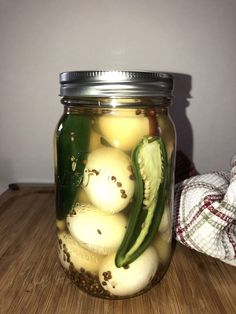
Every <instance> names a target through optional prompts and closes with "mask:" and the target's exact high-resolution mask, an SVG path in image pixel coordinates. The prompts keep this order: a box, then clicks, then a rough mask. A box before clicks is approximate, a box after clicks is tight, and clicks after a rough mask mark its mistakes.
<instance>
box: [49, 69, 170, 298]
mask: <svg viewBox="0 0 236 314" xmlns="http://www.w3.org/2000/svg"><path fill="white" fill-rule="evenodd" d="M60 83H61V93H60V95H61V96H62V97H63V98H62V99H61V102H62V104H63V105H64V113H63V115H62V117H61V119H60V121H59V123H58V126H57V128H56V132H55V141H54V143H55V181H56V216H57V221H56V224H57V235H58V255H59V259H60V262H61V264H62V266H63V268H64V270H65V272H66V274H67V275H68V277H69V278H70V279H71V280H72V281H73V282H74V283H75V284H76V285H77V286H78V287H79V288H80V289H81V290H83V291H85V292H87V293H88V294H90V295H93V296H97V297H101V298H106V299H122V298H129V297H132V296H135V295H138V294H141V293H143V292H145V291H147V290H148V289H150V288H152V287H153V286H154V285H155V284H156V283H157V282H158V281H159V280H160V279H161V278H162V277H163V275H164V273H165V272H166V270H167V268H168V265H169V262H170V257H171V239H172V203H173V202H172V199H173V183H174V180H173V174H174V161H175V128H174V126H173V123H172V121H171V119H170V117H169V115H168V107H169V105H170V104H171V99H172V90H173V78H172V76H171V75H170V74H166V73H159V72H128V71H122V72H118V71H86V72H85V71H79V72H64V73H61V74H60Z"/></svg>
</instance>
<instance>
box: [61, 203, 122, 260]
mask: <svg viewBox="0 0 236 314" xmlns="http://www.w3.org/2000/svg"><path fill="white" fill-rule="evenodd" d="M67 227H68V229H69V231H70V233H71V235H72V236H73V237H74V238H75V239H76V240H77V241H78V243H79V244H80V245H81V246H83V247H85V248H86V249H87V250H89V251H91V252H94V253H97V254H100V255H107V254H111V253H112V252H114V251H115V250H117V248H118V247H119V246H120V244H121V242H122V239H123V237H124V234H125V231H126V227H127V218H126V217H125V215H123V214H122V213H118V214H109V213H106V212H103V211H101V210H99V209H97V208H95V207H94V206H92V205H90V204H78V205H77V206H76V207H74V209H73V210H72V212H71V214H70V215H69V216H68V217H67Z"/></svg>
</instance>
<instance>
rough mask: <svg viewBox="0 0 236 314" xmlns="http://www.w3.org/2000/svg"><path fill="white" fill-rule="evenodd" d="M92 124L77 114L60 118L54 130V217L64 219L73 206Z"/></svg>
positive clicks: (80, 182)
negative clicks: (55, 165)
mask: <svg viewBox="0 0 236 314" xmlns="http://www.w3.org/2000/svg"><path fill="white" fill-rule="evenodd" d="M90 125H91V120H90V119H89V117H86V116H78V115H76V114H70V115H63V116H62V118H61V120H60V122H59V124H58V128H57V132H56V136H55V140H56V159H57V162H56V164H57V167H56V168H57V169H56V172H55V176H56V178H55V180H56V182H57V190H56V216H57V219H64V218H65V217H66V216H67V214H68V213H69V211H70V210H71V209H72V206H73V205H74V201H75V196H76V194H77V192H78V189H79V187H80V185H81V184H82V181H83V172H84V168H85V161H86V159H87V154H88V145H89V136H90Z"/></svg>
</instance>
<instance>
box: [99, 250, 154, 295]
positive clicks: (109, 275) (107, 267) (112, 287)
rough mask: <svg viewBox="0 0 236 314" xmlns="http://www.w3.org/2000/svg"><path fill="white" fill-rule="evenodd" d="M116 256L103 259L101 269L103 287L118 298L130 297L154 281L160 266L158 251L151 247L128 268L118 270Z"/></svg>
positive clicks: (100, 279) (100, 275) (100, 277)
mask: <svg viewBox="0 0 236 314" xmlns="http://www.w3.org/2000/svg"><path fill="white" fill-rule="evenodd" d="M114 260H115V254H112V255H110V256H107V257H105V258H104V259H103V261H102V263H101V266H100V269H99V281H100V284H101V285H102V287H103V288H104V289H105V290H107V291H109V292H110V293H112V294H113V295H116V296H130V295H132V294H135V293H137V292H139V291H141V290H143V289H144V288H145V287H146V286H147V285H148V284H149V283H150V282H151V280H152V279H153V277H154V275H155V273H156V271H157V268H158V264H159V260H158V256H157V253H156V250H155V249H154V248H153V247H149V248H147V249H146V251H144V253H143V254H142V255H140V256H139V257H138V258H137V259H136V260H135V261H134V262H133V263H131V264H129V265H128V266H127V267H125V268H124V267H120V268H117V267H116V265H115V262H114Z"/></svg>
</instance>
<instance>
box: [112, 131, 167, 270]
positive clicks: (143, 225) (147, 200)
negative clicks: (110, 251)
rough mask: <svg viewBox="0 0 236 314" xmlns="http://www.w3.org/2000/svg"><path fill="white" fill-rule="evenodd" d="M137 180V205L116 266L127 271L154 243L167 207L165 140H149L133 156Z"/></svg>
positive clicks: (154, 138)
mask: <svg viewBox="0 0 236 314" xmlns="http://www.w3.org/2000/svg"><path fill="white" fill-rule="evenodd" d="M131 160H132V167H133V171H134V175H135V178H136V185H135V194H134V198H135V203H134V208H133V210H132V212H131V214H130V217H129V223H128V227H127V230H126V233H125V236H124V239H123V241H122V243H121V245H120V247H119V249H118V251H117V254H116V258H115V263H116V266H117V267H122V266H123V267H124V266H126V265H128V264H130V263H131V262H133V261H134V260H135V259H136V258H138V257H139V256H140V255H141V254H142V253H143V252H144V251H145V250H146V248H147V247H148V245H149V244H150V243H151V241H152V240H153V238H154V236H155V234H156V232H157V230H158V227H159V224H160V221H161V218H162V214H163V211H164V207H165V200H166V195H167V188H168V187H167V184H168V181H169V180H168V161H167V154H166V149H165V145H164V142H163V140H162V139H161V138H160V137H158V136H146V137H144V138H143V140H142V141H141V143H139V144H138V145H137V146H136V147H135V149H134V150H133V152H132V157H131Z"/></svg>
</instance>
